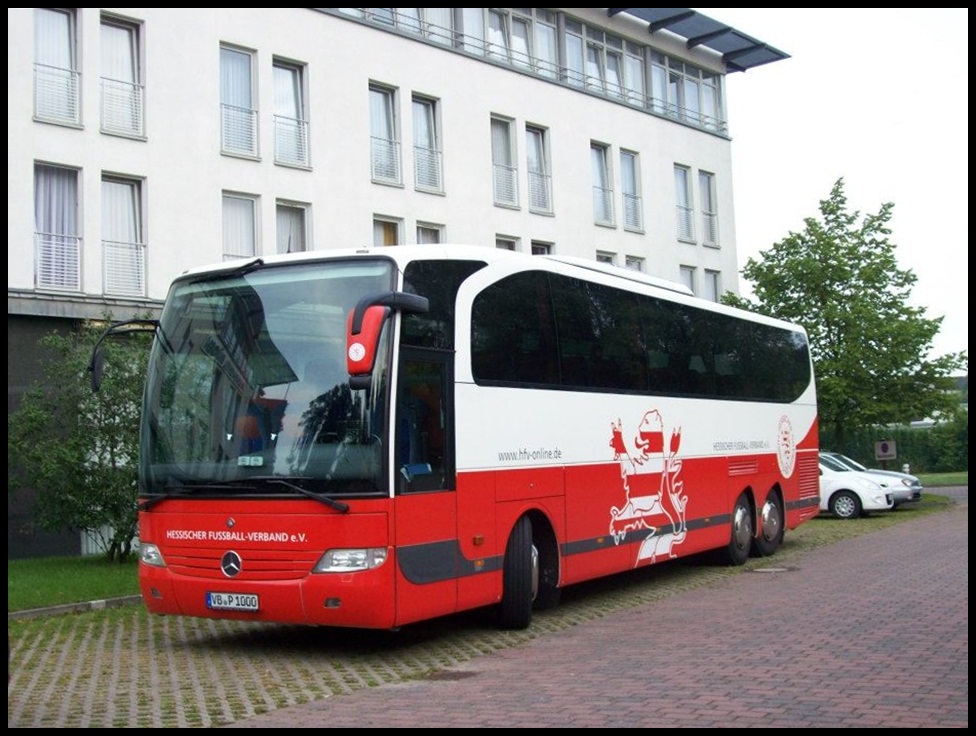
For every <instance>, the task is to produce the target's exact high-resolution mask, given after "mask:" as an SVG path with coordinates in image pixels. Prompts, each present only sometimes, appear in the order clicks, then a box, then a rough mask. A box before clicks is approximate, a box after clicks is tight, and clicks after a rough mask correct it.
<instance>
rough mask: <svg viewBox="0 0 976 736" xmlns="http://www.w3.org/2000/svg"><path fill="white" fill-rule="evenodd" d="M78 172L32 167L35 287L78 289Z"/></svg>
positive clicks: (79, 263)
mask: <svg viewBox="0 0 976 736" xmlns="http://www.w3.org/2000/svg"><path fill="white" fill-rule="evenodd" d="M79 217H80V215H79V212H78V172H77V171H76V170H75V169H65V168H61V167H58V166H44V165H42V164H37V165H36V166H35V167H34V283H35V284H36V286H37V287H38V288H45V289H66V290H69V291H80V290H81V223H80V222H79Z"/></svg>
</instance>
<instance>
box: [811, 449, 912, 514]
mask: <svg viewBox="0 0 976 736" xmlns="http://www.w3.org/2000/svg"><path fill="white" fill-rule="evenodd" d="M824 455H827V456H828V457H830V458H833V459H834V460H836V461H837V462H839V463H841V464H843V465H846V466H847V467H849V468H850V469H851V470H859V471H861V472H863V473H870V474H871V475H872V476H873V477H874V479H875V480H876V481H878V483H879V484H881V487H882V488H887V489H888V490H889V491H891V497H892V498H893V499H894V501H895V506H896V507H897V506H899V505H901V504H903V503H909V502H911V501H921V500H922V482H921V481H920V480H919V479H918V478H917V477H916V476H914V475H909V474H908V473H899V472H897V471H894V470H879V469H877V468H866V467H864V466H863V465H861V463H859V462H858V461H857V460H853V459H851V458H849V457H847V455H841V454H840V453H839V452H821V453H820V456H821V457H823V456H824Z"/></svg>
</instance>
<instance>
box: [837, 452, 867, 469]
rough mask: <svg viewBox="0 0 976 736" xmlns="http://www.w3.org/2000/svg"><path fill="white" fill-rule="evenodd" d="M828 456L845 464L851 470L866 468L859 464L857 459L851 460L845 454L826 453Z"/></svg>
mask: <svg viewBox="0 0 976 736" xmlns="http://www.w3.org/2000/svg"><path fill="white" fill-rule="evenodd" d="M828 457H830V458H831V459H833V460H836V461H837V462H839V463H840V464H841V465H846V466H847V467H848V468H850V469H851V470H867V468H866V467H864V466H863V465H861V463H859V462H858V461H857V460H852V459H851V458H849V457H847V455H841V454H839V453H831V454H830V455H828Z"/></svg>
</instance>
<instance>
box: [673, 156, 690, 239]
mask: <svg viewBox="0 0 976 736" xmlns="http://www.w3.org/2000/svg"><path fill="white" fill-rule="evenodd" d="M674 190H675V191H674V194H675V198H676V200H677V205H676V211H675V217H676V219H677V222H678V240H682V241H684V242H687V243H694V242H695V221H694V210H693V209H692V206H691V171H690V170H689V169H688V167H687V166H675V167H674Z"/></svg>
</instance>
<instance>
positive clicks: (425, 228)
mask: <svg viewBox="0 0 976 736" xmlns="http://www.w3.org/2000/svg"><path fill="white" fill-rule="evenodd" d="M443 230H444V226H443V225H432V224H430V223H420V222H418V223H417V242H418V243H421V244H424V243H439V242H441V232H442V231H443Z"/></svg>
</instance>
